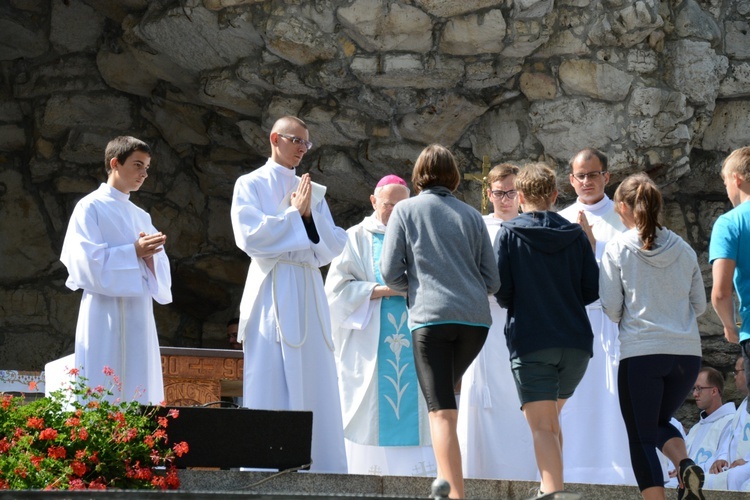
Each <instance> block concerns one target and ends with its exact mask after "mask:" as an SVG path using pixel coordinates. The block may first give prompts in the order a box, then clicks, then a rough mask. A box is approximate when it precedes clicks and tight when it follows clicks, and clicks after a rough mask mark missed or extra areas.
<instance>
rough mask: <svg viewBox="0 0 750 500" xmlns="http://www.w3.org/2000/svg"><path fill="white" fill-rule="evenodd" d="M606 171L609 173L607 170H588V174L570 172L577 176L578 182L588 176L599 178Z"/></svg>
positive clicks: (593, 178) (594, 178) (590, 178)
mask: <svg viewBox="0 0 750 500" xmlns="http://www.w3.org/2000/svg"><path fill="white" fill-rule="evenodd" d="M606 173H607V171H606V170H602V171H601V172H588V173H586V174H570V175H572V176H573V177H575V178H576V180H577V181H578V182H584V181H585V180H586V178H587V177H588V178H589V180H592V181H595V180H597V179H598V178H599V176H600V175H604V174H606Z"/></svg>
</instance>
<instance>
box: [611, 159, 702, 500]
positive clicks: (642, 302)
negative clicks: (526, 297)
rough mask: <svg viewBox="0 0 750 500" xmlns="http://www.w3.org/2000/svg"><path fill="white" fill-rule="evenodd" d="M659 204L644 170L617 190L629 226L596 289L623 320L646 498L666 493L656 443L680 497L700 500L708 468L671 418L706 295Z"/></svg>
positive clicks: (691, 374)
mask: <svg viewBox="0 0 750 500" xmlns="http://www.w3.org/2000/svg"><path fill="white" fill-rule="evenodd" d="M662 207H663V201H662V196H661V192H660V191H659V188H658V187H657V186H656V184H654V182H653V181H652V180H651V179H650V178H649V177H648V176H647V175H646V174H643V173H640V174H635V175H631V176H630V177H628V178H627V179H625V180H624V181H623V182H622V184H620V186H619V187H618V188H617V191H616V192H615V210H616V211H617V213H618V214H619V216H620V219H622V222H623V223H624V224H625V226H626V227H627V228H628V231H626V232H624V233H622V234H620V235H619V236H617V237H616V238H614V239H612V240H611V241H610V242H609V243H607V246H606V248H605V250H604V255H603V256H602V262H601V268H600V272H599V295H600V298H601V302H602V308H603V309H604V312H605V313H606V314H607V316H609V317H610V319H611V320H612V321H614V322H616V323H618V324H619V329H620V334H619V338H620V352H621V361H620V367H619V372H618V394H619V398H620V408H621V411H622V415H623V419H624V420H625V427H626V429H627V432H628V440H629V445H630V460H631V463H632V465H633V472H634V473H635V476H636V480H637V481H638V486H639V488H640V490H641V494H642V496H643V498H645V499H649V500H650V499H664V498H665V492H664V481H663V474H662V470H661V465H660V462H659V459H658V458H657V455H656V449H657V448H658V449H660V450H661V451H662V452H663V453H664V454H665V455H666V456H667V457H668V458H669V459H670V460H671V461H672V462H673V463H675V464H679V481H680V489H679V491H678V498H679V499H682V500H688V499H691V500H703V499H704V496H703V493H702V486H703V471H702V470H701V468H700V467H698V466H697V465H695V463H693V461H692V460H690V459H689V458H688V455H687V450H686V449H685V441H684V440H683V438H682V435H681V434H680V432H679V431H678V430H677V429H676V428H675V427H674V426H672V425H671V424H670V423H669V421H670V419H671V418H672V416H673V415H674V412H675V411H676V410H677V409H678V408H679V407H680V406H681V405H682V403H683V402H684V401H685V398H686V397H687V395H688V393H689V392H690V390H691V389H692V387H693V384H694V383H695V379H696V377H697V376H698V371H699V370H700V366H701V342H700V333H699V332H698V323H697V321H696V317H697V316H700V315H701V314H703V312H704V311H705V309H706V294H705V289H704V286H703V278H702V277H701V271H700V268H699V267H698V261H697V258H696V255H695V252H694V251H693V249H692V248H690V246H689V245H688V244H687V243H686V242H685V241H684V240H683V239H682V238H680V237H679V236H677V235H676V234H675V233H673V232H672V231H670V230H668V229H666V228H663V227H662V226H661V224H660V223H659V216H660V214H661V211H662Z"/></svg>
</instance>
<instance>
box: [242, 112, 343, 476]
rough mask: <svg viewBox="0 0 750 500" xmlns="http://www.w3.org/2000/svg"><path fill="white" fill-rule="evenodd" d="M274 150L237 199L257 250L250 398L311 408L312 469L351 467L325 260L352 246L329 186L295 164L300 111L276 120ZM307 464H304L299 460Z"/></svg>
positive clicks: (252, 273)
mask: <svg viewBox="0 0 750 500" xmlns="http://www.w3.org/2000/svg"><path fill="white" fill-rule="evenodd" d="M270 140H271V149H272V155H271V158H270V159H269V160H268V161H267V162H266V164H265V165H263V166H262V167H260V168H258V169H257V170H255V171H253V172H251V173H249V174H246V175H243V176H242V177H240V178H239V179H238V180H237V182H236V184H235V187H234V197H233V199H232V210H231V216H232V227H233V229H234V236H235V241H236V243H237V246H238V247H240V248H241V249H242V250H243V251H244V252H245V253H247V255H249V256H250V257H251V258H252V262H251V263H250V269H249V271H248V275H247V282H246V284H245V291H244V293H243V296H242V301H241V304H240V325H239V331H238V336H237V340H238V341H241V342H243V347H244V352H245V364H244V385H243V394H242V396H243V398H242V400H243V405H244V406H246V407H248V408H256V409H266V410H304V411H312V412H313V433H312V459H313V463H312V467H311V469H310V470H312V471H315V472H333V473H345V472H346V471H347V466H346V454H345V451H344V433H343V424H342V418H341V404H340V402H339V390H338V383H337V380H336V366H335V363H334V356H333V341H332V339H331V322H330V314H329V309H328V301H327V299H326V295H325V290H324V288H323V278H322V276H321V273H320V267H321V266H324V265H326V264H328V263H330V262H331V260H332V259H333V258H334V257H335V256H337V255H338V254H339V253H341V251H342V250H343V248H344V244H345V243H346V232H345V231H344V230H343V229H341V228H339V227H337V226H336V225H335V224H334V222H333V218H332V216H331V213H330V211H329V209H328V204H327V203H326V201H325V199H324V198H323V193H324V192H325V188H323V187H322V186H318V185H314V184H312V183H311V181H310V178H309V175H308V174H304V175H303V176H302V178H300V177H297V176H296V175H295V167H296V166H297V165H298V164H299V162H300V161H301V159H302V157H303V156H304V154H305V153H306V152H307V151H308V149H309V148H310V147H312V144H311V143H310V142H309V141H308V131H307V126H306V125H305V124H304V122H302V121H301V120H299V119H298V118H294V117H284V118H281V119H279V120H277V122H276V123H275V124H274V127H273V129H272V131H271V134H270ZM300 465H303V464H300Z"/></svg>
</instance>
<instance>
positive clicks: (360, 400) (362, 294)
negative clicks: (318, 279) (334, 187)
mask: <svg viewBox="0 0 750 500" xmlns="http://www.w3.org/2000/svg"><path fill="white" fill-rule="evenodd" d="M408 197H409V188H408V187H407V185H406V182H405V181H404V180H403V179H402V178H400V177H398V176H396V175H387V176H385V177H383V178H382V179H381V180H380V182H378V184H377V186H376V187H375V192H374V194H372V195H370V202H371V203H372V208H373V209H374V213H373V214H371V215H369V216H367V217H365V219H364V220H363V221H362V222H360V223H359V224H357V225H356V226H353V227H351V228H349V229H348V230H347V231H346V233H347V241H346V247H345V248H344V251H343V252H342V253H341V255H339V256H338V257H336V258H335V259H333V262H331V268H330V269H329V271H328V276H327V277H326V294H327V295H328V301H329V304H330V306H331V324H332V327H333V343H334V346H335V349H336V367H337V369H338V374H339V391H340V392H341V410H342V413H343V418H344V436H345V438H346V457H347V461H348V464H349V473H350V474H377V475H387V476H412V475H433V474H434V473H435V471H436V462H435V455H434V453H433V451H432V446H431V445H430V443H431V441H430V423H429V419H428V416H427V414H428V410H427V405H426V403H425V401H424V397H423V396H422V393H421V391H420V390H419V383H418V381H417V373H416V370H415V368H414V353H413V350H412V349H413V348H412V340H411V332H410V331H409V328H408V326H407V318H408V312H407V309H406V298H405V295H404V294H403V293H400V292H397V291H395V290H392V289H391V288H389V287H387V286H386V285H385V282H384V281H383V278H382V277H381V276H380V256H381V252H382V249H383V238H384V236H385V226H386V224H388V218H389V217H390V215H391V211H392V210H393V207H394V206H395V205H396V204H397V203H398V202H400V201H402V200H405V199H406V198H408Z"/></svg>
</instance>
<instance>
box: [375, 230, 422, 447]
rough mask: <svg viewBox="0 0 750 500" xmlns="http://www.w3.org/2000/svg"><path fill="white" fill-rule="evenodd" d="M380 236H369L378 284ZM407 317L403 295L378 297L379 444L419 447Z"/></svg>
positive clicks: (415, 375) (415, 385) (381, 240)
mask: <svg viewBox="0 0 750 500" xmlns="http://www.w3.org/2000/svg"><path fill="white" fill-rule="evenodd" d="M383 236H384V235H383V234H377V233H373V235H372V246H373V248H372V256H373V264H374V271H375V278H376V279H377V281H378V283H379V284H381V285H384V284H385V282H384V281H383V277H382V276H381V275H380V255H381V253H382V250H383ZM407 318H408V316H407V312H406V298H405V297H399V296H395V297H383V298H382V299H381V301H380V342H379V343H378V366H377V380H378V431H379V432H378V439H379V444H380V446H419V434H420V433H419V383H418V382H417V372H416V370H415V368H414V351H413V348H412V339H411V332H410V331H409V327H408V325H407Z"/></svg>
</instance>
